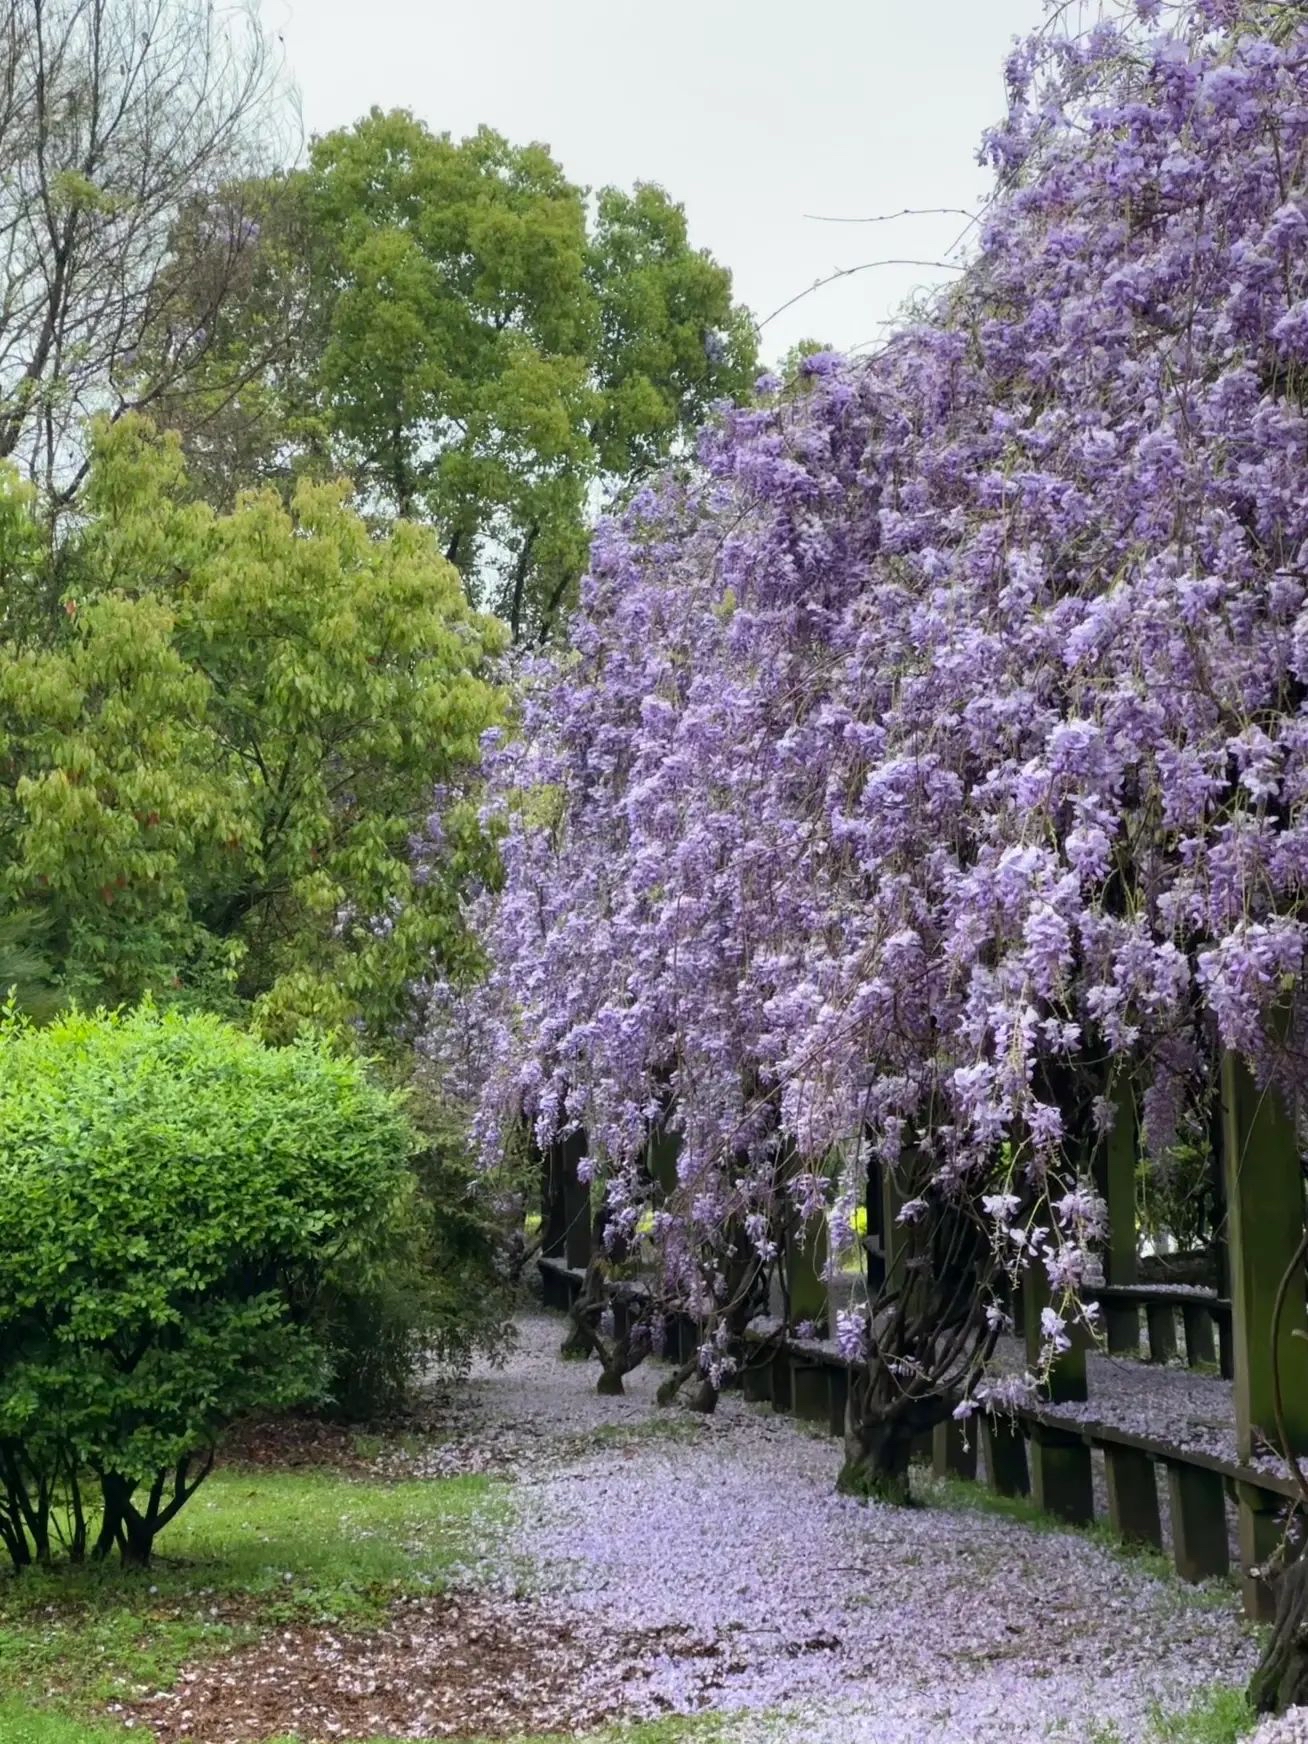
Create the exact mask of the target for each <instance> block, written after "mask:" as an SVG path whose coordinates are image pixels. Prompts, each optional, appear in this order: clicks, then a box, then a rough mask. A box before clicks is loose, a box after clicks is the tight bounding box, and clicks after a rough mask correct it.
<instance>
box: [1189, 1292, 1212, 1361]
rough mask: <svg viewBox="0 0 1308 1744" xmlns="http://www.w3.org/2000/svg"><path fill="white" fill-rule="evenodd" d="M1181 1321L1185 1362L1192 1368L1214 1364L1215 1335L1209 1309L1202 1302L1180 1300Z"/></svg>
mask: <svg viewBox="0 0 1308 1744" xmlns="http://www.w3.org/2000/svg"><path fill="white" fill-rule="evenodd" d="M1181 1323H1182V1325H1183V1326H1184V1327H1185V1360H1186V1362H1187V1364H1188V1365H1189V1366H1190V1367H1191V1368H1192V1369H1197V1368H1204V1367H1213V1366H1216V1363H1217V1337H1216V1333H1215V1332H1214V1330H1213V1316H1212V1313H1211V1311H1210V1310H1209V1309H1208V1308H1207V1307H1206V1306H1205V1305H1204V1303H1202V1302H1182V1304H1181Z"/></svg>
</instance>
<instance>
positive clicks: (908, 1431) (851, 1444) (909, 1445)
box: [836, 1417, 914, 1507]
mask: <svg viewBox="0 0 1308 1744" xmlns="http://www.w3.org/2000/svg"><path fill="white" fill-rule="evenodd" d="M913 1433H914V1431H913V1425H912V1423H911V1421H910V1420H909V1419H908V1418H907V1417H890V1418H880V1419H878V1420H877V1421H874V1422H869V1421H864V1422H860V1423H852V1422H851V1423H848V1424H846V1426H845V1463H844V1465H842V1466H841V1468H840V1476H839V1477H838V1478H837V1479H836V1488H837V1489H838V1490H839V1491H840V1492H841V1494H842V1495H845V1496H857V1497H858V1498H859V1499H860V1500H861V1501H865V1502H873V1501H875V1502H893V1503H894V1504H895V1505H896V1506H898V1507H907V1506H909V1505H910V1504H911V1503H912V1500H913V1497H912V1493H911V1491H910V1489H909V1483H908V1462H909V1457H910V1455H911V1454H912V1451H913Z"/></svg>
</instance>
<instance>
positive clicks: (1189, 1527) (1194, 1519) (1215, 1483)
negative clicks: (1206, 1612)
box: [1167, 1460, 1231, 1581]
mask: <svg viewBox="0 0 1308 1744" xmlns="http://www.w3.org/2000/svg"><path fill="white" fill-rule="evenodd" d="M1167 1495H1168V1501H1169V1503H1170V1505H1171V1515H1172V1561H1173V1562H1174V1563H1175V1564H1176V1572H1177V1574H1179V1575H1180V1577H1181V1579H1182V1580H1185V1581H1201V1580H1207V1579H1208V1577H1209V1575H1215V1574H1225V1573H1226V1572H1227V1570H1228V1569H1229V1568H1230V1566H1231V1551H1230V1546H1229V1545H1228V1543H1227V1539H1226V1491H1225V1489H1224V1487H1223V1484H1222V1479H1221V1475H1220V1473H1218V1472H1210V1471H1205V1470H1204V1468H1203V1467H1202V1466H1198V1465H1187V1464H1186V1463H1185V1462H1184V1461H1183V1460H1168V1462H1167Z"/></svg>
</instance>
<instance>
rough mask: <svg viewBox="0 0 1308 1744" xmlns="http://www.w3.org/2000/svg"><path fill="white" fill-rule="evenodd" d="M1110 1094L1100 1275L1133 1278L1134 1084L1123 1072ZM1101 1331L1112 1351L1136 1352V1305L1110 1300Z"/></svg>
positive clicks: (1114, 1280)
mask: <svg viewBox="0 0 1308 1744" xmlns="http://www.w3.org/2000/svg"><path fill="white" fill-rule="evenodd" d="M1112 1095H1113V1097H1114V1100H1115V1104H1116V1113H1115V1115H1114V1118H1113V1124H1112V1127H1111V1128H1110V1130H1109V1132H1108V1136H1107V1137H1106V1139H1105V1140H1104V1143H1103V1146H1102V1148H1101V1150H1100V1153H1099V1156H1100V1163H1099V1169H1098V1171H1097V1173H1098V1174H1099V1176H1100V1180H1099V1183H1098V1184H1099V1190H1100V1192H1101V1193H1102V1194H1103V1197H1104V1202H1105V1204H1106V1205H1107V1206H1108V1241H1107V1244H1106V1247H1105V1251H1104V1279H1105V1281H1106V1282H1107V1283H1109V1284H1134V1283H1136V1282H1137V1281H1138V1279H1139V1275H1140V1272H1139V1259H1138V1257H1137V1245H1138V1242H1137V1229H1136V1208H1135V1170H1136V1152H1137V1148H1138V1143H1139V1120H1138V1117H1137V1110H1136V1105H1135V1090H1134V1086H1133V1085H1132V1083H1131V1079H1130V1077H1129V1076H1128V1075H1127V1074H1126V1073H1125V1072H1121V1073H1118V1074H1117V1076H1116V1077H1115V1078H1114V1081H1113V1087H1112ZM1104 1334H1105V1337H1106V1339H1107V1343H1108V1348H1109V1350H1110V1351H1113V1352H1114V1353H1121V1354H1123V1355H1127V1356H1134V1355H1135V1354H1136V1352H1137V1351H1138V1350H1139V1348H1140V1310H1139V1309H1138V1308H1134V1307H1132V1308H1127V1307H1125V1306H1123V1305H1122V1304H1121V1303H1115V1304H1108V1305H1107V1306H1106V1307H1105V1309H1104Z"/></svg>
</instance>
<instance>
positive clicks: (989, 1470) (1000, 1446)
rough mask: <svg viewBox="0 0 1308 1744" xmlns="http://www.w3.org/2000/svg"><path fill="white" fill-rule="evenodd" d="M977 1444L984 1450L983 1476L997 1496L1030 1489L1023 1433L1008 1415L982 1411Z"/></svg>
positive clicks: (1010, 1494)
mask: <svg viewBox="0 0 1308 1744" xmlns="http://www.w3.org/2000/svg"><path fill="white" fill-rule="evenodd" d="M980 1423H981V1445H982V1448H983V1449H984V1450H985V1460H986V1476H987V1477H988V1478H989V1480H990V1487H991V1489H992V1490H994V1491H995V1493H996V1494H997V1495H1000V1496H1025V1495H1029V1494H1030V1491H1031V1480H1030V1478H1029V1477H1028V1476H1027V1469H1026V1437H1025V1436H1024V1435H1023V1434H1022V1430H1021V1426H1020V1425H1019V1424H1018V1423H1017V1422H1016V1420H1015V1419H1013V1418H1011V1417H996V1416H993V1415H992V1414H991V1413H989V1412H986V1413H984V1414H983V1415H982V1417H981V1419H980Z"/></svg>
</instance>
